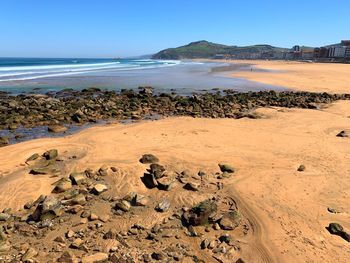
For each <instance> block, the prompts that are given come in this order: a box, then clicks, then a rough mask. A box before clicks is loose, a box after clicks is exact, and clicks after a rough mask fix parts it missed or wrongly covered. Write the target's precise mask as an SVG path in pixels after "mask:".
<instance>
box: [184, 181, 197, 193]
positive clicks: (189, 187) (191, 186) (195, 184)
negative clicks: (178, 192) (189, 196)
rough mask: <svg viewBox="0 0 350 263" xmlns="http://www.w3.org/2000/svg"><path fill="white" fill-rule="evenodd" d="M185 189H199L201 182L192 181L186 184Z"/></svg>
mask: <svg viewBox="0 0 350 263" xmlns="http://www.w3.org/2000/svg"><path fill="white" fill-rule="evenodd" d="M184 189H186V190H189V191H199V184H197V183H193V182H190V183H187V184H185V185H184Z"/></svg>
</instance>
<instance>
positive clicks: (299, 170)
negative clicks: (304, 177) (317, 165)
mask: <svg viewBox="0 0 350 263" xmlns="http://www.w3.org/2000/svg"><path fill="white" fill-rule="evenodd" d="M305 169H306V167H305V165H303V164H301V165H300V166H299V167H298V170H297V171H298V172H304V171H305Z"/></svg>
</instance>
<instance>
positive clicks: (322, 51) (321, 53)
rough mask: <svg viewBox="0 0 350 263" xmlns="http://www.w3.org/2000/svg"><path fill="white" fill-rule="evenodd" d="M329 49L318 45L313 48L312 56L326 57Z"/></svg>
mask: <svg viewBox="0 0 350 263" xmlns="http://www.w3.org/2000/svg"><path fill="white" fill-rule="evenodd" d="M328 53H329V50H328V48H326V47H320V48H318V47H317V48H315V49H314V58H328Z"/></svg>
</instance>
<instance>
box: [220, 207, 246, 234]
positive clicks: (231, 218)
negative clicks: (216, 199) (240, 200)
mask: <svg viewBox="0 0 350 263" xmlns="http://www.w3.org/2000/svg"><path fill="white" fill-rule="evenodd" d="M241 219H242V218H241V215H240V213H239V212H238V211H232V212H229V213H226V214H224V216H223V217H222V218H221V219H220V222H219V225H220V227H221V228H222V229H224V230H233V229H235V228H236V227H238V226H239V224H240V223H241Z"/></svg>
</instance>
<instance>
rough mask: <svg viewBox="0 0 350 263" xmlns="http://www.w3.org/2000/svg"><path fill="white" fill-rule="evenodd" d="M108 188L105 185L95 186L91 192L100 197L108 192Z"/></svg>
mask: <svg viewBox="0 0 350 263" xmlns="http://www.w3.org/2000/svg"><path fill="white" fill-rule="evenodd" d="M107 190H108V187H107V186H106V185H104V184H95V185H94V187H93V188H92V190H91V192H92V193H93V194H94V195H100V194H102V193H103V192H105V191H107Z"/></svg>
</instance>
